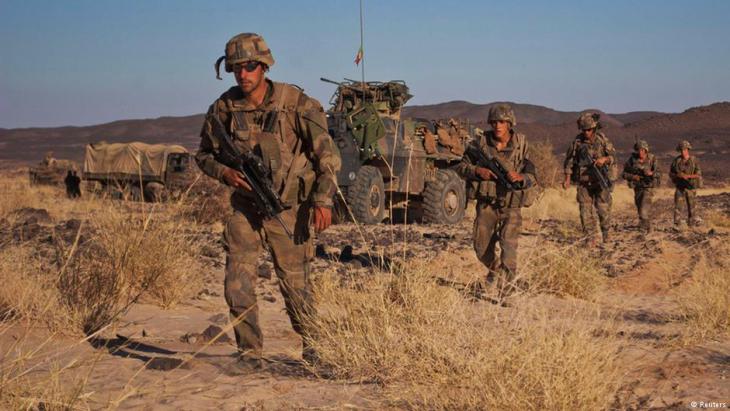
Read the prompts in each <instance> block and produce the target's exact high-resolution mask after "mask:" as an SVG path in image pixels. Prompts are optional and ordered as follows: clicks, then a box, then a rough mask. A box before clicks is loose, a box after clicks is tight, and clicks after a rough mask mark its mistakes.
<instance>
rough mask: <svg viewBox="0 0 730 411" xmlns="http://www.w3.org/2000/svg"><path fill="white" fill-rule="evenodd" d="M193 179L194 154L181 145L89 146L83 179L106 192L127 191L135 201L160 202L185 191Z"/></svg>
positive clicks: (106, 144) (97, 144)
mask: <svg viewBox="0 0 730 411" xmlns="http://www.w3.org/2000/svg"><path fill="white" fill-rule="evenodd" d="M193 178H194V167H192V166H191V158H190V153H189V152H188V150H187V149H185V147H182V146H179V145H166V144H146V143H140V142H132V143H111V144H109V143H105V142H101V143H96V144H87V145H86V154H85V156H84V172H83V179H84V180H87V181H90V182H96V184H97V186H100V188H101V189H103V190H117V191H123V190H127V191H129V193H131V194H132V197H133V198H135V199H140V200H141V199H147V200H151V201H159V200H161V199H163V198H165V197H167V196H170V195H173V196H174V195H175V194H176V193H179V192H180V191H182V190H185V189H186V188H187V187H188V186H189V185H190V184H191V183H192V181H193Z"/></svg>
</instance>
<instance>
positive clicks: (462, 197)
mask: <svg viewBox="0 0 730 411" xmlns="http://www.w3.org/2000/svg"><path fill="white" fill-rule="evenodd" d="M465 209H466V187H465V184H464V180H462V179H461V178H459V175H458V174H456V172H455V171H453V170H437V171H436V179H435V180H434V181H432V182H429V183H427V184H426V188H425V189H424V190H423V221H424V222H426V223H436V224H456V223H458V222H459V221H461V219H462V218H464V210H465Z"/></svg>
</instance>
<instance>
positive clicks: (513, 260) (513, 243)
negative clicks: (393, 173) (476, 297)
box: [455, 104, 537, 297]
mask: <svg viewBox="0 0 730 411" xmlns="http://www.w3.org/2000/svg"><path fill="white" fill-rule="evenodd" d="M488 122H489V124H490V126H491V127H492V130H490V131H487V132H486V133H483V134H481V135H478V136H477V137H476V138H475V139H474V140H472V142H471V144H472V145H474V146H475V148H476V149H478V150H480V151H481V152H482V153H484V154H485V156H486V157H490V158H491V157H495V158H497V159H498V160H499V161H500V163H501V164H502V165H503V166H504V168H505V169H506V170H507V171H508V174H507V176H506V177H507V179H508V180H509V181H510V182H512V183H517V184H518V185H519V186H521V187H523V190H519V191H510V190H508V189H507V188H506V187H504V186H503V185H501V184H499V183H498V182H497V179H496V177H495V175H494V174H493V173H492V172H491V171H490V170H489V169H488V168H486V167H482V166H480V165H475V164H474V163H473V162H472V161H471V159H470V158H469V157H468V156H464V158H463V160H462V161H461V163H459V164H458V165H457V166H456V167H455V169H456V171H457V172H458V173H459V175H461V176H462V178H464V179H466V180H467V181H471V182H473V183H474V184H475V185H476V189H475V190H474V192H476V193H477V194H476V197H477V206H476V211H477V215H476V219H475V220H474V234H473V237H474V250H475V251H476V253H477V257H478V258H479V260H480V261H481V262H482V264H484V265H485V266H486V267H487V269H488V270H489V275H488V277H491V276H492V275H497V276H498V282H497V288H498V290H499V292H500V296H501V297H505V296H507V295H509V294H510V293H511V292H512V291H514V285H515V284H514V282H515V281H514V280H515V278H516V275H517V245H518V238H519V235H520V231H521V229H522V211H521V207H523V206H528V205H529V203H531V201H530V200H528V199H527V197H528V196H530V195H531V193H532V194H534V192H535V191H534V190H535V189H536V185H537V178H536V172H535V166H534V165H533V164H532V163H531V162H530V160H529V159H528V155H527V139H526V138H525V136H524V135H523V134H520V133H517V132H516V131H514V130H513V129H512V128H513V127H514V125H515V124H516V123H517V121H516V118H515V114H514V111H513V110H512V108H511V107H510V106H509V105H507V104H499V105H495V106H493V107H492V108H491V109H490V110H489V117H488ZM497 244H499V247H500V249H501V256H498V255H497V253H496V247H497Z"/></svg>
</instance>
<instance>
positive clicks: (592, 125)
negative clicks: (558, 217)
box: [563, 112, 616, 244]
mask: <svg viewBox="0 0 730 411" xmlns="http://www.w3.org/2000/svg"><path fill="white" fill-rule="evenodd" d="M599 119H600V115H599V114H598V113H590V112H588V113H583V114H581V115H580V117H579V118H578V128H579V129H580V130H581V133H580V134H578V135H577V136H576V137H575V140H574V141H573V143H572V144H571V145H570V147H569V148H568V152H567V153H566V154H565V162H564V163H563V169H564V172H565V181H563V188H564V189H567V188H568V186H569V185H570V183H571V181H572V182H573V183H575V184H576V186H577V200H578V206H579V208H580V223H581V226H582V228H583V233H584V234H586V235H587V236H590V241H591V243H592V244H595V242H596V240H595V237H594V236H595V232H596V226H595V224H596V222H595V218H594V216H593V209H594V208H595V209H596V211H597V214H598V220H599V222H600V226H601V234H602V238H603V242H604V243H605V242H607V241H608V236H609V227H610V223H611V216H610V215H611V187H610V178H611V177H612V176H611V174H612V173H610V172H607V171H608V168H609V167H611V166H612V165H613V164H615V162H616V159H615V153H616V150H615V149H614V148H613V144H611V142H610V141H609V140H608V138H606V136H605V135H604V134H603V133H602V132H600V131H598V130H599V129H600V128H601V123H600V122H599V121H598V120H599ZM581 154H583V157H587V158H588V163H585V162H582V161H581V157H582V156H581ZM591 161H592V164H593V165H595V166H596V167H597V168H598V170H600V171H601V172H602V174H603V178H604V179H605V180H606V181H607V182H608V183H609V184H608V185H609V187H604V186H602V185H601V183H600V181H599V180H598V177H597V176H596V175H595V173H591V172H590V170H589V168H590V167H592V165H591V164H590V162H591Z"/></svg>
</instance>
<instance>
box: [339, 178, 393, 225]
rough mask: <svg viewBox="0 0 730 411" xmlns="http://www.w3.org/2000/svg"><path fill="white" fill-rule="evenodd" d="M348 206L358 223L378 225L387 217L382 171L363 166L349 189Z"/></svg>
mask: <svg viewBox="0 0 730 411" xmlns="http://www.w3.org/2000/svg"><path fill="white" fill-rule="evenodd" d="M347 204H348V205H349V206H350V210H352V214H353V216H354V217H355V220H356V222H358V223H361V224H378V223H380V222H381V221H383V218H384V216H385V186H384V184H383V176H382V175H381V174H380V170H378V169H377V168H375V167H373V166H362V167H360V169H359V170H358V171H357V176H356V177H355V181H354V182H353V183H352V185H350V186H349V187H348V189H347Z"/></svg>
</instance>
